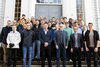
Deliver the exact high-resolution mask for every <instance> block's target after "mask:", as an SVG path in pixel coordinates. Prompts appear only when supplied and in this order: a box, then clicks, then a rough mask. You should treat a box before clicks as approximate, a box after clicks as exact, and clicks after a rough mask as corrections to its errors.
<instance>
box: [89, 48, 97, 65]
mask: <svg viewBox="0 0 100 67" xmlns="http://www.w3.org/2000/svg"><path fill="white" fill-rule="evenodd" d="M92 56H93V59H94V60H93V61H94V67H97V65H98V53H97V52H94V48H89V51H88V52H87V67H91V61H90V60H91V57H92Z"/></svg>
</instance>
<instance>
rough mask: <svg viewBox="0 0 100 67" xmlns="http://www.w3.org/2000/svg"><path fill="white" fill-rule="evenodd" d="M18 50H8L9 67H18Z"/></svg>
mask: <svg viewBox="0 0 100 67" xmlns="http://www.w3.org/2000/svg"><path fill="white" fill-rule="evenodd" d="M16 57H17V49H11V48H9V49H8V66H10V65H13V67H16V59H17V58H16Z"/></svg>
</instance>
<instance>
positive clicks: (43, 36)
mask: <svg viewBox="0 0 100 67" xmlns="http://www.w3.org/2000/svg"><path fill="white" fill-rule="evenodd" d="M40 41H41V43H42V44H43V45H44V43H45V42H48V44H49V45H50V44H51V42H52V33H51V31H50V30H48V31H47V34H45V31H44V30H41V32H40Z"/></svg>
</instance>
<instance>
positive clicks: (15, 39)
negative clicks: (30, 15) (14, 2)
mask: <svg viewBox="0 0 100 67" xmlns="http://www.w3.org/2000/svg"><path fill="white" fill-rule="evenodd" d="M16 29H17V27H16V25H13V26H12V31H11V32H10V33H8V36H7V48H8V50H9V52H8V65H7V66H8V67H10V66H11V65H13V67H16V55H17V50H18V49H19V43H20V41H21V36H20V33H19V32H18V31H16ZM12 61H13V62H12Z"/></svg>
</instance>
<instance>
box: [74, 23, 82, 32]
mask: <svg viewBox="0 0 100 67" xmlns="http://www.w3.org/2000/svg"><path fill="white" fill-rule="evenodd" d="M74 27H78V31H77V33H80V34H82V29H81V28H80V27H79V25H78V22H74Z"/></svg>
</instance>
